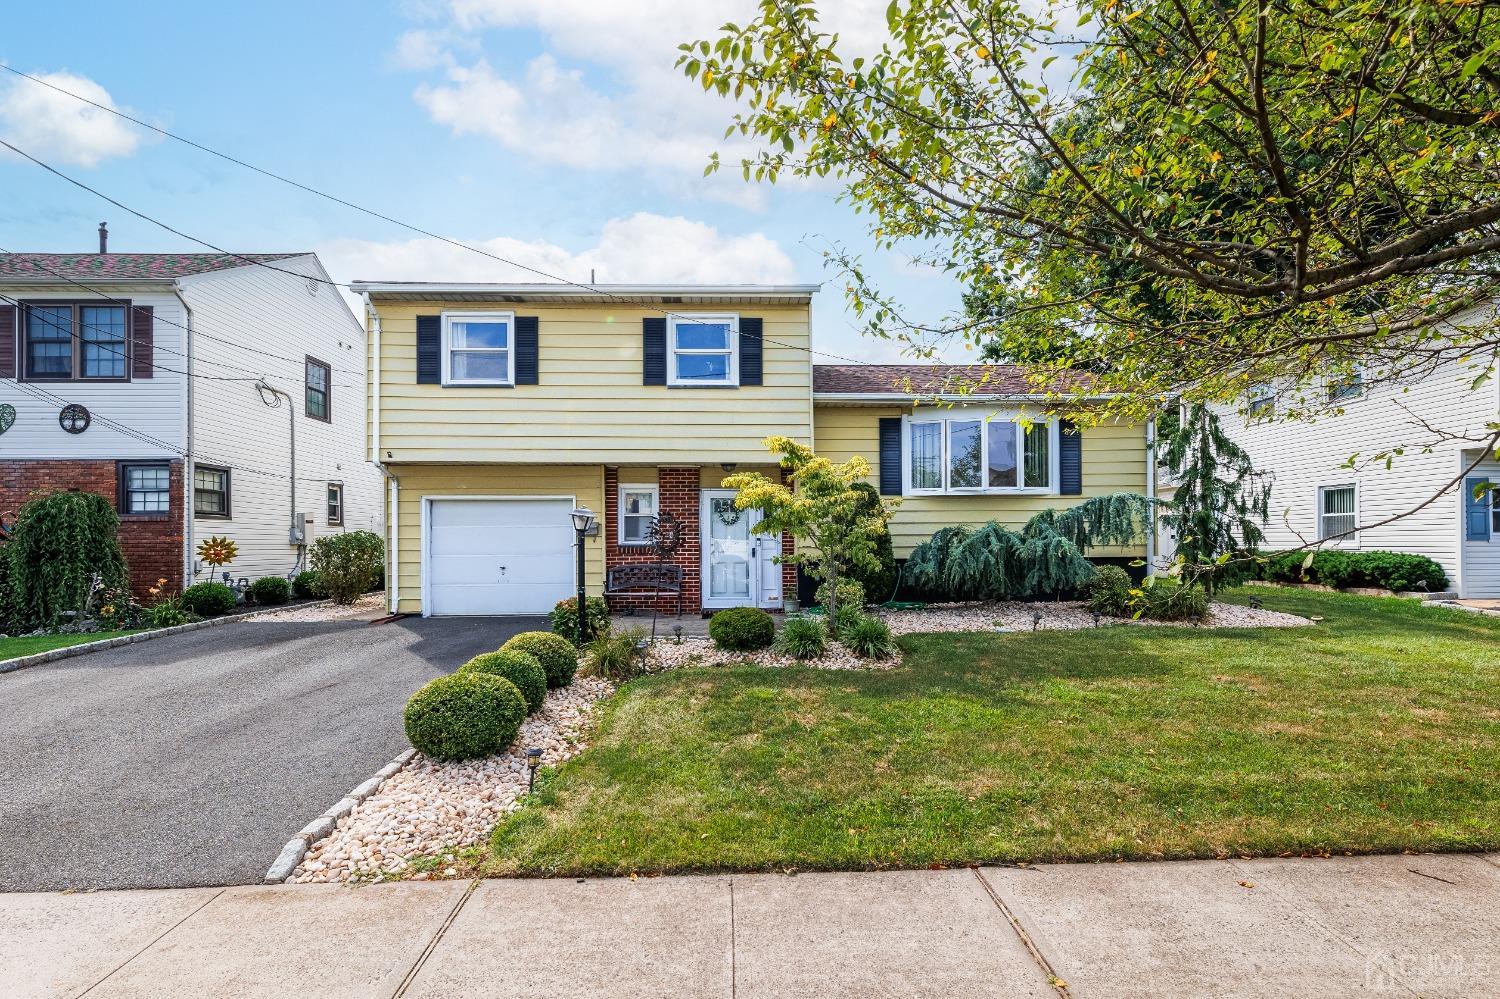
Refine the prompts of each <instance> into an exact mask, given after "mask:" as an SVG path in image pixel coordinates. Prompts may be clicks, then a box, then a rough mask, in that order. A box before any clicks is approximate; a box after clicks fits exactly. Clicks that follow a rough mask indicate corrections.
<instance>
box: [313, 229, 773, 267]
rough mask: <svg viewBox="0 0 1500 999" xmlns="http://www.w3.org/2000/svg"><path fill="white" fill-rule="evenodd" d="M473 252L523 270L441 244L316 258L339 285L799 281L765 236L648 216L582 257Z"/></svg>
mask: <svg viewBox="0 0 1500 999" xmlns="http://www.w3.org/2000/svg"><path fill="white" fill-rule="evenodd" d="M473 245H475V246H477V247H478V248H480V249H482V250H485V251H486V252H488V253H491V254H494V255H495V256H496V257H504V258H506V259H507V260H511V261H515V263H516V264H521V265H524V266H512V265H508V264H504V263H501V262H500V261H497V260H494V259H491V258H489V257H485V256H482V255H480V254H478V253H474V252H472V251H470V250H465V249H463V248H461V247H457V246H452V245H450V244H448V243H444V242H442V241H440V240H435V239H412V240H406V241H400V242H390V243H382V242H376V241H372V240H357V239H341V240H336V241H334V242H331V243H326V244H324V245H323V246H320V247H318V248H317V252H318V255H319V257H320V258H321V259H322V260H323V262H324V264H325V265H326V266H327V268H328V270H329V273H331V274H332V275H333V276H334V278H335V279H336V280H339V281H347V280H353V279H355V278H360V279H363V280H379V281H516V282H525V283H534V282H544V281H548V280H553V279H560V280H564V281H577V282H586V281H588V279H589V272H590V270H592V271H593V272H594V278H595V280H597V281H598V282H599V283H601V284H604V283H613V284H629V283H657V284H675V283H683V284H695V283H703V284H713V283H717V284H788V283H791V282H792V281H794V280H796V269H795V267H794V266H793V264H792V260H791V258H790V257H789V256H787V254H786V253H785V252H784V251H783V250H782V249H781V247H780V246H779V245H778V244H777V243H776V241H775V240H773V239H770V238H769V237H767V236H765V235H763V234H761V233H747V234H744V235H739V236H728V235H724V234H721V233H720V232H719V230H718V229H717V228H715V227H714V226H711V225H708V224H706V223H703V222H695V221H693V220H691V219H685V218H682V217H680V216H676V217H674V216H665V215H654V214H651V213H649V212H639V213H637V214H635V215H630V216H627V217H624V218H617V219H612V220H610V221H609V222H606V223H605V224H604V227H603V228H602V229H601V230H600V232H599V238H598V241H597V242H596V243H595V244H594V245H593V246H590V247H586V248H584V249H582V250H577V251H574V250H569V249H567V248H565V247H561V246H558V245H556V244H555V243H548V242H544V241H541V240H535V241H530V242H528V241H526V240H521V239H515V238H512V237H509V236H500V237H497V238H495V239H490V240H486V241H484V242H479V243H475V244H473ZM527 267H531V268H535V270H536V271H541V272H542V274H538V273H535V271H531V270H527V269H525V268H527ZM544 274H545V275H550V277H546V276H543V275H544Z"/></svg>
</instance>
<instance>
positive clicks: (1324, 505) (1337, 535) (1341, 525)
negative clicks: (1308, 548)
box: [1318, 485, 1359, 542]
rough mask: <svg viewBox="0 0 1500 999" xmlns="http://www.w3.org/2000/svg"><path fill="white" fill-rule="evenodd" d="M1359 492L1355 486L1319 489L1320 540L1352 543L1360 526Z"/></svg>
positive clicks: (1323, 487)
mask: <svg viewBox="0 0 1500 999" xmlns="http://www.w3.org/2000/svg"><path fill="white" fill-rule="evenodd" d="M1357 499H1358V497H1357V490H1356V488H1355V487H1354V486H1353V485H1346V486H1322V487H1320V488H1319V489H1318V540H1319V541H1328V540H1334V541H1344V542H1347V541H1351V540H1352V539H1353V534H1352V533H1351V532H1352V531H1353V530H1354V528H1355V527H1357V526H1358V525H1359V514H1358V502H1357Z"/></svg>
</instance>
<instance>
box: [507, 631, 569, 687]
mask: <svg viewBox="0 0 1500 999" xmlns="http://www.w3.org/2000/svg"><path fill="white" fill-rule="evenodd" d="M500 651H501V652H525V653H527V654H529V655H533V656H535V657H536V661H537V662H539V663H541V664H542V672H543V673H546V674H547V686H549V687H551V688H553V689H554V690H555V689H557V688H558V687H566V686H567V685H568V684H570V683H572V682H573V674H574V673H577V672H578V649H577V648H576V647H575V646H574V645H573V643H572V642H570V641H568V640H567V639H566V638H563V637H562V636H561V635H554V634H552V632H550V631H523V632H521V633H520V634H519V635H516V636H515V637H514V638H512V639H511V640H510V641H508V642H506V643H505V644H504V645H502V646H500Z"/></svg>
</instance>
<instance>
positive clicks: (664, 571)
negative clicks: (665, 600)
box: [604, 563, 682, 617]
mask: <svg viewBox="0 0 1500 999" xmlns="http://www.w3.org/2000/svg"><path fill="white" fill-rule="evenodd" d="M644 592H650V593H651V594H653V595H655V596H660V595H662V594H665V595H667V596H673V595H675V596H676V597H677V614H678V616H679V617H680V616H681V615H682V566H680V565H656V564H652V563H647V564H644V565H617V566H615V567H614V568H612V569H610V570H609V572H608V574H606V576H605V579H604V595H605V596H607V597H615V596H625V595H627V594H639V593H644Z"/></svg>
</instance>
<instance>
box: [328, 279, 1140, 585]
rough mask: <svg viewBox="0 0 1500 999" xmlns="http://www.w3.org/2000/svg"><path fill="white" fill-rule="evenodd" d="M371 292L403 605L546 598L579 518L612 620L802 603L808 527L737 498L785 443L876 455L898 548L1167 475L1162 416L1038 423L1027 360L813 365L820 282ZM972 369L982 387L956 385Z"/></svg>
mask: <svg viewBox="0 0 1500 999" xmlns="http://www.w3.org/2000/svg"><path fill="white" fill-rule="evenodd" d="M352 287H353V290H354V291H355V292H356V293H358V294H361V295H362V296H363V297H364V303H365V313H366V321H367V324H368V328H369V336H368V343H369V351H370V356H369V421H370V425H369V437H370V447H371V457H372V459H373V460H374V461H375V462H376V463H377V464H378V465H379V467H380V468H381V469H382V470H383V472H384V473H385V476H386V482H387V503H388V509H387V516H386V524H387V527H386V532H387V548H388V556H387V557H388V559H389V565H388V567H387V593H388V595H389V599H390V601H391V609H392V610H394V611H400V612H403V613H420V614H423V615H491V614H497V615H498V614H541V613H545V612H547V611H550V610H551V609H552V607H553V606H554V605H555V604H556V602H557V601H558V600H561V599H563V598H566V597H568V596H570V595H572V594H573V593H574V592H575V590H576V582H575V581H576V578H577V576H576V572H577V570H576V566H577V554H578V551H577V542H576V541H575V538H576V534H575V530H574V522H573V519H572V517H571V513H572V511H574V510H575V509H578V508H586V509H587V510H589V511H591V512H592V513H593V514H594V515H595V521H594V527H593V528H592V530H590V532H589V533H588V534H586V535H585V537H584V540H583V565H584V582H585V586H586V588H587V590H588V591H589V593H590V594H605V595H607V596H608V598H609V600H610V603H611V605H612V607H614V608H615V609H617V610H619V609H624V608H632V609H645V608H648V607H651V606H652V605H653V604H654V605H656V606H658V607H660V608H662V609H665V610H675V609H677V608H678V607H680V608H681V609H682V610H684V611H685V612H697V611H699V610H702V611H705V612H707V611H712V610H714V609H717V608H723V607H734V606H744V605H754V606H760V607H765V608H768V609H772V610H775V609H780V608H783V607H785V606H787V605H788V603H790V602H791V601H793V600H795V599H796V597H797V586H798V579H797V576H796V573H795V570H794V569H793V568H792V567H791V566H789V565H784V564H779V563H778V561H777V556H778V555H780V554H782V552H783V550H787V551H789V550H790V545H791V541H790V539H781V540H778V539H775V538H768V537H765V536H762V535H757V534H755V533H754V532H753V531H752V530H751V528H752V527H753V526H754V524H755V517H756V515H755V514H754V512H749V511H739V510H736V509H735V507H734V494H733V492H732V491H731V490H727V489H724V488H722V482H723V480H724V478H725V477H726V476H727V475H729V474H730V473H732V472H735V471H743V470H750V469H757V470H760V471H763V472H765V473H767V474H770V475H775V474H778V472H777V468H776V466H775V464H774V463H773V462H772V461H771V460H769V455H768V453H767V452H766V450H765V448H764V446H763V444H762V441H763V440H764V439H765V438H766V437H768V436H771V435H773V434H780V435H783V436H787V437H790V438H792V439H794V440H797V441H801V442H804V443H807V444H809V445H811V446H812V447H814V448H815V449H816V450H817V451H818V452H819V453H821V454H824V455H826V456H828V457H830V458H832V459H834V460H836V461H839V460H843V459H846V458H848V457H850V456H851V455H854V454H861V455H864V456H865V458H866V459H868V460H869V462H870V466H871V469H872V476H871V481H872V484H874V485H876V486H877V487H878V488H879V490H880V492H881V493H883V494H886V495H893V496H901V497H902V498H903V501H902V505H901V507H900V510H899V512H898V513H897V515H896V518H895V521H894V523H893V538H894V541H895V547H896V555H897V557H898V559H899V558H904V557H905V556H906V555H907V554H908V553H909V552H910V551H911V549H912V548H914V547H915V546H916V545H918V544H920V543H921V542H922V541H924V540H925V539H926V538H927V537H929V536H930V535H931V534H932V532H933V531H935V530H937V529H938V528H940V527H943V526H946V525H949V524H960V523H961V524H979V523H983V522H984V521H986V520H991V519H993V520H999V521H1001V522H1002V523H1006V524H1012V525H1019V524H1022V523H1024V522H1025V521H1026V520H1027V519H1028V518H1029V517H1030V516H1031V515H1033V514H1034V513H1036V512H1037V511H1039V510H1042V509H1045V508H1048V507H1058V508H1060V507H1063V506H1067V505H1069V504H1071V503H1075V502H1078V501H1079V500H1081V499H1085V498H1087V497H1089V496H1094V495H1101V494H1105V493H1111V492H1120V491H1133V492H1142V493H1146V492H1149V490H1150V488H1151V478H1152V477H1151V474H1150V469H1149V467H1148V462H1147V451H1148V448H1147V438H1146V428H1144V427H1142V426H1139V425H1135V426H1124V425H1105V426H1097V427H1093V426H1091V427H1085V428H1083V429H1082V430H1075V429H1073V428H1071V426H1070V425H1068V424H1067V423H1066V422H1065V421H1058V420H1040V419H1039V417H1040V410H1039V408H1038V400H1037V399H1035V398H1034V397H1032V396H1031V395H1030V394H1029V392H1028V389H1027V387H1026V385H1025V383H1024V380H1023V379H1021V377H1020V375H1019V373H1018V372H1017V371H1015V370H1014V369H1011V368H1007V367H1005V366H1000V365H996V366H988V367H985V368H983V369H968V368H966V369H953V368H948V367H945V366H941V365H935V366H882V365H833V366H827V365H814V364H813V360H812V359H813V356H814V354H813V341H812V331H811V321H810V315H811V312H810V308H811V302H812V296H813V294H814V293H815V292H816V290H817V287H816V286H815V285H790V286H774V287H766V286H748V285H746V286H740V285H731V286H712V287H710V286H696V285H695V286H636V285H628V286H626V285H603V286H592V287H581V286H571V285H562V284H545V285H516V284H430V283H391V282H373V281H370V282H364V281H361V282H356V283H355V284H354V285H353V286H352ZM960 381H962V382H965V383H967V384H980V385H981V387H980V388H979V389H978V390H977V391H975V390H972V389H963V390H960V389H953V390H952V391H950V388H951V387H952V386H954V385H956V384H957V383H958V382H960ZM1033 421H1036V422H1033ZM664 522H665V523H668V524H670V525H671V526H672V530H673V532H674V533H675V534H676V536H677V538H678V545H677V548H676V551H675V554H673V555H672V556H671V558H670V560H669V562H668V565H667V566H666V567H665V568H663V567H660V566H657V565H656V563H657V557H656V555H655V554H654V553H653V551H652V549H651V547H650V545H649V542H650V540H651V532H652V528H653V524H658V525H659V524H661V523H664ZM1091 554H1105V555H1111V556H1117V557H1140V556H1142V555H1145V554H1148V553H1147V551H1146V549H1145V545H1144V544H1143V545H1142V547H1141V548H1140V549H1133V550H1118V551H1109V552H1104V553H1091ZM644 566H654V567H653V568H649V569H643V568H642V567H644ZM664 584H665V590H664V588H663V586H664ZM872 596H873V595H872Z"/></svg>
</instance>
